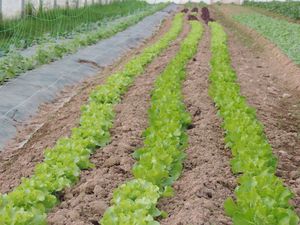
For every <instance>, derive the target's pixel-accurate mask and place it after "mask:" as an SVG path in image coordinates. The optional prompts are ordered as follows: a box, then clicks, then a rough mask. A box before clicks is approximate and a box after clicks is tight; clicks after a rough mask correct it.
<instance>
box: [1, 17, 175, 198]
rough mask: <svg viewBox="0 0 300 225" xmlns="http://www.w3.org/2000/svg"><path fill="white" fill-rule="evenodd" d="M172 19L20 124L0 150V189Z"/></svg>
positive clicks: (29, 168) (27, 171)
mask: <svg viewBox="0 0 300 225" xmlns="http://www.w3.org/2000/svg"><path fill="white" fill-rule="evenodd" d="M171 22H172V18H171V17H170V18H168V19H166V20H165V21H164V23H163V24H162V26H161V28H160V29H159V31H158V32H157V34H156V35H154V36H153V37H152V38H150V39H149V40H148V41H145V44H143V46H140V47H138V48H137V49H134V50H132V51H131V52H128V53H127V55H126V56H124V57H122V58H121V59H119V60H118V61H117V62H116V63H115V64H114V65H112V66H109V67H107V68H105V69H104V70H103V71H102V72H101V73H99V75H97V76H95V77H92V78H89V79H86V80H85V81H84V82H82V83H80V84H78V85H76V86H71V87H67V88H65V89H64V90H63V91H62V93H61V94H60V95H59V96H58V97H57V98H56V100H55V101H53V102H50V103H49V104H46V105H44V106H42V107H41V109H40V111H39V113H38V114H37V116H35V117H34V118H32V119H31V120H30V121H28V122H27V123H26V124H20V126H19V133H18V135H17V137H16V138H15V139H14V140H12V141H11V143H10V144H9V145H8V146H6V148H5V149H4V150H3V151H2V152H0V193H7V192H9V191H11V190H12V189H13V188H14V187H16V186H17V185H19V184H20V182H21V178H22V177H29V176H30V175H31V174H32V172H33V169H34V167H35V165H36V164H38V163H40V162H42V161H43V156H44V150H45V149H46V148H52V147H53V146H54V145H55V143H56V141H57V140H58V139H59V138H61V137H67V136H69V135H70V133H71V129H72V128H73V127H76V126H78V123H79V118H80V112H81V111H80V108H81V106H82V105H84V104H85V103H86V101H87V98H88V96H89V93H90V92H91V91H92V90H93V89H94V88H95V87H96V86H98V85H101V84H102V83H103V82H104V81H105V79H106V78H107V77H108V76H109V75H111V74H112V73H113V72H115V71H118V70H120V69H121V68H122V67H123V65H124V64H125V63H126V62H127V61H128V60H129V59H130V58H131V57H132V56H134V55H136V54H138V53H139V52H141V51H142V50H143V49H144V48H145V47H146V46H149V45H151V44H153V43H154V42H155V41H157V40H158V39H159V38H160V37H161V36H162V35H163V34H164V33H165V32H166V31H167V30H168V29H169V28H170V26H171ZM20 146H21V147H20Z"/></svg>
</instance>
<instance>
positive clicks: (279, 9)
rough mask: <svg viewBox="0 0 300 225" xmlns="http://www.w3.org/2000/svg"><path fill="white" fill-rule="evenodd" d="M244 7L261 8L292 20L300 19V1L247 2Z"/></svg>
mask: <svg viewBox="0 0 300 225" xmlns="http://www.w3.org/2000/svg"><path fill="white" fill-rule="evenodd" d="M244 5H246V6H252V7H259V8H263V9H266V10H268V11H271V12H275V13H279V14H282V15H284V16H287V17H290V18H292V19H296V20H299V19H300V2H299V1H271V2H256V1H245V2H244Z"/></svg>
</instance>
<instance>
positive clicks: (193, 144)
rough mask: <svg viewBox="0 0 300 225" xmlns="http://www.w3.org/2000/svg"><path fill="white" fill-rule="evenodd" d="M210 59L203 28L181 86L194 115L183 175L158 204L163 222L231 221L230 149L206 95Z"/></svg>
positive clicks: (181, 224) (179, 224) (232, 182)
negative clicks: (225, 205) (228, 213)
mask: <svg viewBox="0 0 300 225" xmlns="http://www.w3.org/2000/svg"><path fill="white" fill-rule="evenodd" d="M209 60H210V33H209V29H208V27H206V31H205V33H204V35H203V38H202V41H201V42H200V45H199V48H198V53H197V55H196V56H195V58H194V60H193V61H191V62H190V64H189V65H188V69H187V71H188V75H187V79H186V81H185V82H184V87H183V93H184V97H185V104H186V106H187V110H188V111H189V112H190V114H191V115H192V118H193V124H192V126H191V129H190V130H189V131H188V135H189V147H188V149H187V151H186V154H187V158H186V160H185V163H184V171H183V175H182V177H181V178H179V180H178V181H177V182H176V183H175V185H174V188H175V196H174V197H172V198H170V199H163V200H162V202H161V204H160V208H162V209H163V210H165V211H167V212H168V214H169V216H168V218H166V219H163V220H162V221H161V224H162V225H190V224H193V225H210V224H218V225H222V224H230V219H229V218H228V217H227V216H225V215H224V209H223V203H224V201H225V199H226V198H227V197H229V196H232V195H233V194H232V193H233V190H234V188H235V180H236V179H235V177H234V176H233V175H232V173H231V171H230V165H229V160H230V151H229V150H227V149H225V148H224V146H225V145H224V142H223V137H224V135H223V131H222V129H221V127H220V125H221V121H220V120H219V118H218V117H217V114H216V113H217V110H216V108H215V107H214V104H213V102H212V100H211V98H210V97H209V96H208V85H209V82H208V75H209V72H210V66H209Z"/></svg>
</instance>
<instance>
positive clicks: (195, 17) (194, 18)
mask: <svg viewBox="0 0 300 225" xmlns="http://www.w3.org/2000/svg"><path fill="white" fill-rule="evenodd" d="M188 20H199V19H198V18H197V16H195V15H188Z"/></svg>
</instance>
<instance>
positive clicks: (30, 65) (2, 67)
mask: <svg viewBox="0 0 300 225" xmlns="http://www.w3.org/2000/svg"><path fill="white" fill-rule="evenodd" d="M164 7H165V4H160V5H157V6H153V7H151V8H149V9H147V10H145V11H140V12H138V13H136V14H133V15H131V16H128V17H126V18H124V19H123V20H122V21H120V22H119V23H116V24H114V25H113V26H110V27H102V26H100V27H98V28H97V29H96V30H93V31H90V32H86V33H81V32H80V33H78V34H77V35H75V36H74V37H73V38H72V39H69V40H66V41H64V42H60V43H45V44H42V45H40V46H39V47H38V48H37V50H36V52H35V54H33V55H32V56H30V57H25V56H22V55H21V54H20V52H17V51H16V49H15V48H13V49H12V50H10V51H9V53H8V55H7V56H6V57H3V58H1V59H0V84H1V83H3V82H5V81H7V80H8V79H10V78H13V77H15V76H18V75H19V74H21V73H23V72H26V71H27V70H30V69H34V68H37V67H38V66H40V65H44V64H47V63H50V62H53V61H55V60H57V59H59V58H62V57H63V56H64V55H66V54H70V53H74V52H76V51H77V50H78V49H79V48H80V47H84V46H88V45H92V44H95V43H97V41H99V40H101V39H104V38H108V37H111V36H112V35H114V34H115V33H117V32H120V31H123V30H125V29H126V28H127V27H129V26H131V25H133V24H136V23H137V22H138V21H140V20H141V19H143V18H144V17H146V16H148V15H150V14H153V13H154V12H156V11H157V10H160V9H162V8H164ZM20 61H21V63H20Z"/></svg>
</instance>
